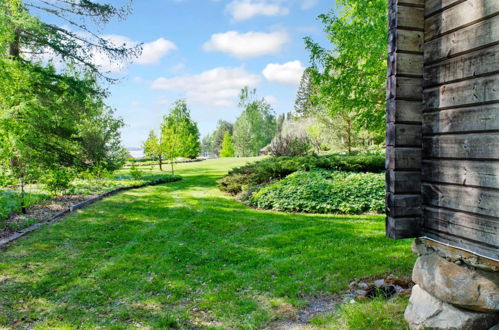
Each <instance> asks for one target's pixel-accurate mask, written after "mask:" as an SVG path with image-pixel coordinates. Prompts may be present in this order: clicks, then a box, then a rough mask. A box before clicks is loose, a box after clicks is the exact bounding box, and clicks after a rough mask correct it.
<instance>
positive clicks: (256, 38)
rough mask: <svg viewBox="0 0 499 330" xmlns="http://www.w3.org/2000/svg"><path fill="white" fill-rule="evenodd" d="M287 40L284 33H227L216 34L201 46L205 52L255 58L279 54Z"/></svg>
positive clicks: (287, 37) (286, 35)
mask: <svg viewBox="0 0 499 330" xmlns="http://www.w3.org/2000/svg"><path fill="white" fill-rule="evenodd" d="M288 40H289V36H288V34H287V33H285V32H280V31H278V32H271V33H264V32H247V33H239V32H238V31H228V32H225V33H216V34H213V35H212V36H211V39H210V40H209V41H207V42H205V44H204V45H203V48H204V50H205V51H209V52H212V51H218V52H223V53H227V54H230V55H232V56H235V57H238V58H245V57H255V56H262V55H268V54H276V53H279V52H280V51H281V50H282V48H283V46H284V44H286V43H287V42H288Z"/></svg>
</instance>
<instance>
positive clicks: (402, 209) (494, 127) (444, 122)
mask: <svg viewBox="0 0 499 330" xmlns="http://www.w3.org/2000/svg"><path fill="white" fill-rule="evenodd" d="M418 33H419V34H418ZM420 34H421V35H422V37H423V40H421V43H418V40H419V39H418V37H419V35H420ZM389 45H390V46H389V69H388V75H389V78H388V86H387V90H388V93H387V96H388V103H387V122H388V125H387V215H388V216H387V235H388V236H389V237H392V238H405V237H418V236H424V237H428V238H431V239H434V240H436V241H437V242H441V243H446V244H450V245H452V246H455V247H458V248H461V249H465V250H468V251H471V252H474V253H476V254H479V255H482V256H486V257H489V258H493V259H496V260H499V234H498V233H499V0H421V1H418V0H403V1H396V0H393V1H391V2H390V38H389ZM418 46H420V47H421V48H420V49H418ZM420 76H422V77H423V78H422V79H419V80H418V78H419V77H420ZM421 122H422V126H419V128H420V130H419V131H418V130H417V127H418V123H419V124H420V123H421ZM418 143H419V144H418ZM418 145H419V146H420V148H421V149H420V151H418ZM420 152H421V153H420ZM418 162H419V168H418ZM418 173H419V176H418ZM418 185H419V189H416V187H417V186H418ZM418 192H419V194H418ZM418 201H419V204H417V203H418ZM418 207H419V210H418ZM418 211H420V212H421V213H418ZM418 214H419V215H420V217H419V218H418Z"/></svg>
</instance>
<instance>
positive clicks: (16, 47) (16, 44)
mask: <svg viewBox="0 0 499 330" xmlns="http://www.w3.org/2000/svg"><path fill="white" fill-rule="evenodd" d="M9 55H10V56H11V57H12V58H14V59H19V58H20V57H21V46H20V32H19V30H17V29H16V30H15V31H14V40H13V41H12V42H11V43H10V45H9Z"/></svg>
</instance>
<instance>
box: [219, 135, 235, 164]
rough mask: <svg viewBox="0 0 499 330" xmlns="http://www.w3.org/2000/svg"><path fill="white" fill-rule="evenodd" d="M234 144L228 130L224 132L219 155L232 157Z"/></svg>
mask: <svg viewBox="0 0 499 330" xmlns="http://www.w3.org/2000/svg"><path fill="white" fill-rule="evenodd" d="M234 154H235V152H234V145H233V144H232V136H231V135H230V133H229V131H226V132H225V135H224V140H223V142H222V149H221V150H220V157H224V158H225V157H234Z"/></svg>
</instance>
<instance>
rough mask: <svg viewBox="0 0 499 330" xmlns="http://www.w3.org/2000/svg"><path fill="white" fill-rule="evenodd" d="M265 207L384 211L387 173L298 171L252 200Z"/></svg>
mask: <svg viewBox="0 0 499 330" xmlns="http://www.w3.org/2000/svg"><path fill="white" fill-rule="evenodd" d="M250 201H251V204H252V205H254V206H257V207H259V208H262V209H273V210H277V211H286V212H307V213H345V214H361V213H367V212H375V213H381V212H383V210H384V207H385V179H384V175H383V174H375V173H351V172H332V171H324V170H313V171H309V172H305V171H298V172H295V173H293V174H291V175H289V176H288V177H286V178H285V179H283V180H281V181H279V182H277V183H275V184H273V185H271V186H268V187H265V188H263V189H261V190H260V191H259V192H258V193H256V194H255V195H253V197H252V198H251V199H250Z"/></svg>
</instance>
